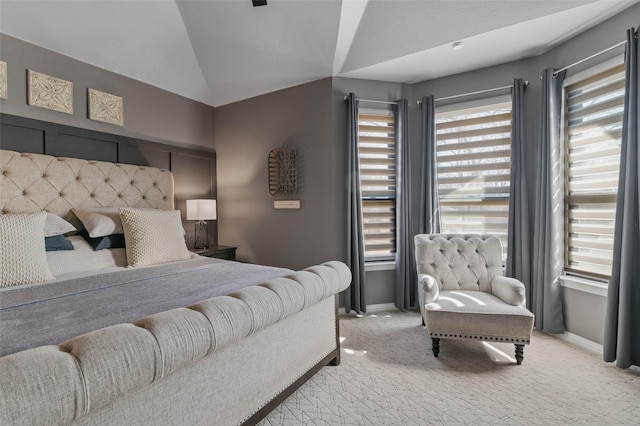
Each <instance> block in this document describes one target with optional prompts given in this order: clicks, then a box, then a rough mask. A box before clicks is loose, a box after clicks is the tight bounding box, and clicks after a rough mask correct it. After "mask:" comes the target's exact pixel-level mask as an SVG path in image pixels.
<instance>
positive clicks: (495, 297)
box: [414, 234, 533, 364]
mask: <svg viewBox="0 0 640 426" xmlns="http://www.w3.org/2000/svg"><path fill="white" fill-rule="evenodd" d="M414 241H415V247H416V252H415V255H416V266H417V271H418V295H419V297H418V300H419V301H420V312H421V313H422V318H423V321H424V323H425V325H426V326H427V330H428V331H429V335H430V337H431V340H432V349H433V354H434V356H436V357H437V356H438V353H439V352H440V339H471V340H489V341H494V342H513V343H514V344H515V347H516V361H517V363H518V364H522V360H523V352H524V345H525V344H529V341H530V339H531V331H532V330H533V314H532V313H531V312H529V311H528V310H527V309H526V308H525V301H526V300H525V288H524V284H522V283H521V282H520V281H518V280H516V279H513V278H508V277H504V276H503V275H502V243H501V241H500V239H499V238H498V237H495V236H479V235H446V234H431V235H425V234H421V235H416V236H415V238H414Z"/></svg>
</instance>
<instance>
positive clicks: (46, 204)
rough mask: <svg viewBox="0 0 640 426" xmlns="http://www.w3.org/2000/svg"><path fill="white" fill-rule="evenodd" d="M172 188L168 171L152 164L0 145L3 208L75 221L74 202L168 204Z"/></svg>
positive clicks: (94, 204)
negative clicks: (23, 149)
mask: <svg viewBox="0 0 640 426" xmlns="http://www.w3.org/2000/svg"><path fill="white" fill-rule="evenodd" d="M173 191H174V188H173V175H172V174H171V172H169V171H167V170H163V169H158V168H155V167H144V166H134V165H130V164H116V163H109V162H104V161H87V160H81V159H77V158H64V157H52V156H50V155H43V154H32V153H18V152H14V151H7V150H1V149H0V211H1V212H2V213H21V212H38V211H42V210H45V211H48V212H51V213H54V214H57V215H58V216H61V217H63V218H64V219H66V220H67V221H69V222H71V223H72V224H73V225H75V226H76V227H78V226H79V225H80V222H79V221H78V219H77V218H76V217H75V215H74V214H73V213H72V212H71V209H72V208H74V207H110V206H113V207H120V206H122V207H127V206H128V207H152V208H159V209H164V210H172V209H173V208H174V199H173V198H174V193H173ZM78 229H80V228H78Z"/></svg>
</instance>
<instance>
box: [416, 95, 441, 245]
mask: <svg viewBox="0 0 640 426" xmlns="http://www.w3.org/2000/svg"><path fill="white" fill-rule="evenodd" d="M421 121H422V162H421V182H420V183H421V188H420V217H419V218H418V233H420V234H437V233H439V232H440V208H439V195H438V170H437V167H436V164H437V159H436V106H435V99H434V97H433V96H424V97H423V98H422V120H421Z"/></svg>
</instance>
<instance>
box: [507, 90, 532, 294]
mask: <svg viewBox="0 0 640 426" xmlns="http://www.w3.org/2000/svg"><path fill="white" fill-rule="evenodd" d="M511 96H512V108H511V111H512V116H513V120H512V125H511V184H510V189H509V229H508V234H507V235H508V247H507V271H506V273H507V276H509V277H513V278H516V279H518V280H520V281H521V282H522V283H523V284H524V285H525V287H526V288H527V292H528V293H530V281H531V275H530V274H531V267H530V265H531V253H530V252H529V251H530V247H529V244H530V239H529V226H530V225H529V200H528V195H527V194H528V190H527V177H526V174H525V151H524V147H525V140H524V135H525V133H524V82H523V81H522V79H521V78H518V79H515V80H514V81H513V89H512V93H511Z"/></svg>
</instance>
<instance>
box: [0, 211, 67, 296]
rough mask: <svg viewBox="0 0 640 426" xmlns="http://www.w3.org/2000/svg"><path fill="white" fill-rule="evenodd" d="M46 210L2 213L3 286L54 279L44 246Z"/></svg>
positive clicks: (0, 275) (0, 280) (0, 283)
mask: <svg viewBox="0 0 640 426" xmlns="http://www.w3.org/2000/svg"><path fill="white" fill-rule="evenodd" d="M46 219H47V213H46V212H39V213H18V214H3V215H0V258H2V264H1V266H2V269H1V270H0V287H11V286H15V285H20V284H30V283H37V282H42V281H48V280H52V279H53V278H54V277H53V276H52V275H51V271H50V270H49V265H48V264H47V257H46V253H45V249H44V223H45V221H46Z"/></svg>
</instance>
